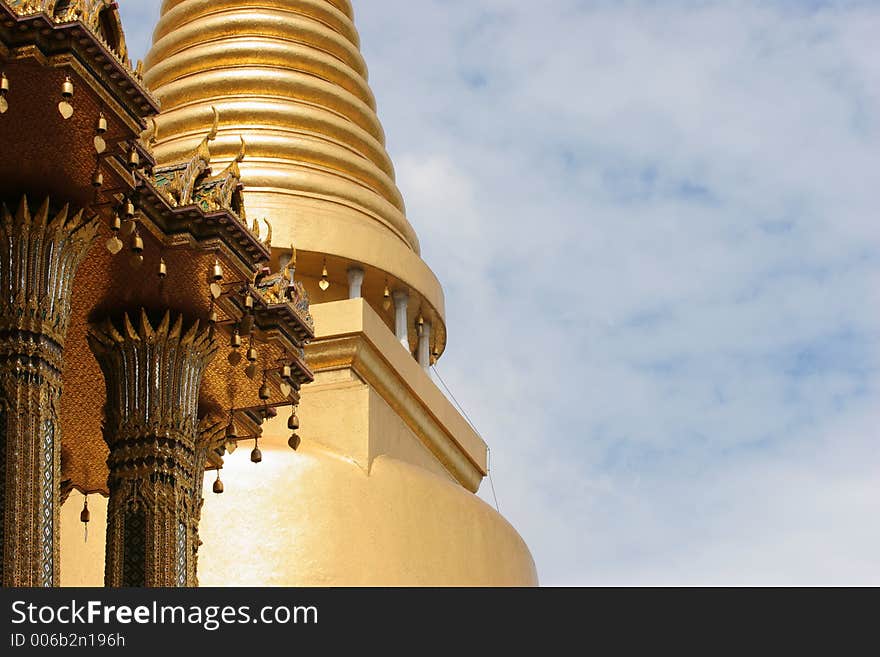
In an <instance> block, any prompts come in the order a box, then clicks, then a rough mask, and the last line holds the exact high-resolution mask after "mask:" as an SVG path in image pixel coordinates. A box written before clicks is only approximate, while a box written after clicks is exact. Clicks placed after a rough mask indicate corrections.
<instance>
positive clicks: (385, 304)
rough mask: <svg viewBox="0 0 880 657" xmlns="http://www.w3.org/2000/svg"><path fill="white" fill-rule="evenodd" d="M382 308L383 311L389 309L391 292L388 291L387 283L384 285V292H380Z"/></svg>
mask: <svg viewBox="0 0 880 657" xmlns="http://www.w3.org/2000/svg"><path fill="white" fill-rule="evenodd" d="M382 308H383V309H384V310H388V309H389V308H391V290H389V289H388V283H385V291H384V292H382Z"/></svg>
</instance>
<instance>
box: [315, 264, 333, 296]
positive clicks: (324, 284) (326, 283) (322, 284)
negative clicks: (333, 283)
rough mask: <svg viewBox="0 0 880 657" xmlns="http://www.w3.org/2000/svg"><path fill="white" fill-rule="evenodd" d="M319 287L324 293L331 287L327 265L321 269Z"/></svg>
mask: <svg viewBox="0 0 880 657" xmlns="http://www.w3.org/2000/svg"><path fill="white" fill-rule="evenodd" d="M318 287H319V288H321V291H322V292H326V291H327V290H328V289H329V287H330V279H328V278H327V263H326V262H325V263H324V267H323V269H321V281H320V282H319V283H318Z"/></svg>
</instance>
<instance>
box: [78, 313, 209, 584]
mask: <svg viewBox="0 0 880 657" xmlns="http://www.w3.org/2000/svg"><path fill="white" fill-rule="evenodd" d="M89 344H90V346H91V348H92V351H93V352H94V354H95V356H96V357H97V359H98V361H99V362H100V364H101V369H102V370H103V372H104V380H105V384H106V387H107V405H106V407H105V423H104V438H105V440H106V441H107V443H108V445H109V446H110V456H109V458H108V460H107V463H108V466H109V468H110V476H109V479H108V486H109V489H110V500H109V504H108V510H107V513H108V517H107V557H106V558H107V561H106V570H105V583H106V584H107V586H114V587H119V586H195V585H196V562H195V553H196V550H197V549H198V535H197V532H196V531H195V530H194V527H197V524H198V518H199V514H200V507H201V499H202V476H203V474H204V456H203V455H202V454H201V451H202V450H201V446H200V441H199V437H200V432H199V419H198V401H199V388H200V386H201V382H202V376H203V374H204V372H205V369H206V368H207V366H208V364H209V363H210V361H211V358H212V357H213V356H214V352H215V347H214V343H213V339H212V336H211V331H210V330H209V329H207V328H202V327H200V326H199V323H198V322H196V323H195V324H194V325H193V326H192V327H191V328H189V329H188V330H186V331H184V328H183V318H182V317H178V318H177V319H176V321H175V322H174V323H173V325H172V322H171V317H170V314H168V313H166V314H165V316H164V318H163V319H162V320H161V322H159V325H158V327H157V328H153V325H152V324H151V322H150V320H149V318H148V317H147V315H146V313H145V312H144V311H141V316H140V321H139V322H138V326H137V328H135V326H134V325H133V324H132V322H131V320H130V319H129V317H128V315H125V316H124V317H123V319H122V325H121V326H120V327H118V328H117V327H116V326H114V324H113V323H112V322H110V321H106V322H104V323H103V324H102V325H100V326H93V327H92V329H91V331H90V333H89Z"/></svg>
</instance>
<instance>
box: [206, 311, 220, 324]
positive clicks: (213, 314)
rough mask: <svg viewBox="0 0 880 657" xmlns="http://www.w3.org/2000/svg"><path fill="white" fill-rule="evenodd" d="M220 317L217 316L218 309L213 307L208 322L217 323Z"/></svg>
mask: <svg viewBox="0 0 880 657" xmlns="http://www.w3.org/2000/svg"><path fill="white" fill-rule="evenodd" d="M218 319H219V318H218V317H217V311H216V310H214V309H213V308H212V309H211V312H210V313H209V314H208V323H209V324H216V323H217V321H218Z"/></svg>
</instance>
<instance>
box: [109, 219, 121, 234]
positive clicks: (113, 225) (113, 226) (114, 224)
mask: <svg viewBox="0 0 880 657" xmlns="http://www.w3.org/2000/svg"><path fill="white" fill-rule="evenodd" d="M120 228H122V219H120V218H119V215H118V214H114V215H113V221H111V222H110V230H112V231H113V232H114V233H118V232H119V229H120Z"/></svg>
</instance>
